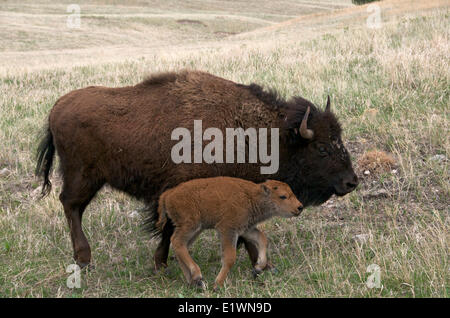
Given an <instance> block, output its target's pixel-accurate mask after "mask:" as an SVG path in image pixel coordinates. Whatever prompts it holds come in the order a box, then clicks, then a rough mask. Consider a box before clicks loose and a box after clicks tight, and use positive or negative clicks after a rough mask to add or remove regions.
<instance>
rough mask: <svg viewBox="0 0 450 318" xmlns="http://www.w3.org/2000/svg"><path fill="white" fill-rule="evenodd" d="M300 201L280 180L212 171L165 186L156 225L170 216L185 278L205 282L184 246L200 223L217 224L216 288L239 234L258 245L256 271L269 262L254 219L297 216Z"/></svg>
mask: <svg viewBox="0 0 450 318" xmlns="http://www.w3.org/2000/svg"><path fill="white" fill-rule="evenodd" d="M302 209H303V205H302V203H301V202H300V201H298V200H297V198H296V197H295V195H294V193H293V192H292V190H291V188H290V187H289V186H288V185H287V184H285V183H283V182H280V181H275V180H268V181H266V182H264V183H260V184H255V183H253V182H250V181H246V180H243V179H237V178H230V177H216V178H205V179H195V180H191V181H188V182H185V183H181V184H180V185H178V186H177V187H175V188H172V189H170V190H167V191H165V192H164V193H163V194H162V195H161V196H160V198H159V205H158V209H157V211H158V212H157V213H158V215H157V217H158V219H157V221H156V224H155V225H156V228H157V230H158V231H162V230H163V229H164V226H165V224H166V223H167V222H168V221H171V222H172V223H173V225H174V226H175V231H174V234H173V235H172V237H171V242H172V246H173V249H174V251H175V254H176V257H177V259H178V262H179V264H180V266H181V269H182V270H183V273H184V276H185V277H186V279H187V281H188V282H189V283H191V284H193V285H196V286H198V287H201V288H205V284H204V282H203V280H202V274H201V272H200V268H199V267H198V265H197V264H196V263H195V262H194V261H193V259H192V258H191V256H190V255H189V252H188V246H189V245H190V244H192V242H193V241H194V240H195V238H196V237H197V236H198V235H199V234H200V232H201V231H202V230H204V229H212V228H213V229H216V230H217V231H218V232H219V235H220V239H221V243H222V269H221V270H220V273H219V275H218V276H217V278H216V282H215V285H214V289H216V288H217V287H220V286H222V285H223V282H224V281H225V278H226V276H227V274H228V271H229V270H230V268H231V266H233V264H234V262H235V260H236V243H237V240H238V237H239V236H242V237H244V239H246V240H248V241H250V242H252V243H253V244H254V245H255V246H256V248H257V250H258V259H257V261H256V263H255V264H254V270H255V272H256V273H259V272H261V271H262V270H263V269H264V268H265V267H266V265H267V258H266V248H267V239H266V237H265V235H264V234H263V233H262V232H261V231H259V230H258V229H257V227H256V225H257V224H258V223H260V222H263V221H265V220H267V219H269V218H270V217H272V216H282V217H292V216H298V215H299V214H300V212H301V210H302Z"/></svg>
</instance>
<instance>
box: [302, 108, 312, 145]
mask: <svg viewBox="0 0 450 318" xmlns="http://www.w3.org/2000/svg"><path fill="white" fill-rule="evenodd" d="M309 111H310V107H309V106H308V109H306V113H305V116H304V117H303V120H302V123H301V124H300V136H302V137H303V138H305V139H312V138H313V137H314V131H312V130H311V129H308V128H307V126H306V124H307V121H308V116H309Z"/></svg>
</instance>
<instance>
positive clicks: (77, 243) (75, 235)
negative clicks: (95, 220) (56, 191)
mask: <svg viewBox="0 0 450 318" xmlns="http://www.w3.org/2000/svg"><path fill="white" fill-rule="evenodd" d="M103 184H104V181H100V182H99V181H94V180H92V179H89V178H86V177H84V176H83V174H82V173H81V172H80V170H79V169H78V170H77V169H71V170H70V172H68V173H64V171H63V190H62V192H61V194H60V196H59V199H60V201H61V203H62V204H63V207H64V213H65V215H66V219H67V222H68V224H69V229H70V237H71V240H72V247H73V251H74V259H75V261H76V262H77V264H78V265H79V266H80V267H82V268H83V267H85V266H87V265H89V263H90V261H91V248H90V246H89V243H88V241H87V238H86V236H85V235H84V232H83V229H82V224H81V222H82V216H83V212H84V210H85V209H86V207H87V206H88V204H89V203H90V202H91V200H92V198H94V196H95V194H96V193H97V191H98V190H100V189H101V187H102V186H103Z"/></svg>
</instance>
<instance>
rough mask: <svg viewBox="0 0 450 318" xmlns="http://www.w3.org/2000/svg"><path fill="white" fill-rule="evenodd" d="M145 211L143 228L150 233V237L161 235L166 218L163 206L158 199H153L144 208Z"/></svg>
mask: <svg viewBox="0 0 450 318" xmlns="http://www.w3.org/2000/svg"><path fill="white" fill-rule="evenodd" d="M162 205H164V203H163V204H162ZM145 212H146V215H145V218H144V229H145V230H146V231H147V232H148V233H150V236H151V237H154V238H159V237H161V235H162V233H163V230H164V227H165V225H166V224H167V220H168V219H167V214H166V211H165V209H164V207H163V206H161V205H160V202H159V201H158V200H154V201H152V202H151V203H150V205H149V206H148V207H147V208H146V209H145Z"/></svg>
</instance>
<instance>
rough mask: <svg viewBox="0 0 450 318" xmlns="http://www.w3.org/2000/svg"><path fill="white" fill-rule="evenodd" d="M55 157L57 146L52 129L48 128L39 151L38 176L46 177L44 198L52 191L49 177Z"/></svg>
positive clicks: (43, 189) (43, 187) (43, 188)
mask: <svg viewBox="0 0 450 318" xmlns="http://www.w3.org/2000/svg"><path fill="white" fill-rule="evenodd" d="M54 156H55V145H54V144H53V135H52V132H51V131H50V128H47V133H46V135H45V136H44V138H42V140H41V143H40V144H39V147H38V149H37V165H36V171H35V173H36V175H37V176H38V177H41V176H42V177H44V184H43V185H42V192H41V194H42V197H45V196H46V195H48V194H49V193H50V191H51V189H52V183H51V182H50V179H49V175H50V170H51V168H52V165H53V158H54Z"/></svg>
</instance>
